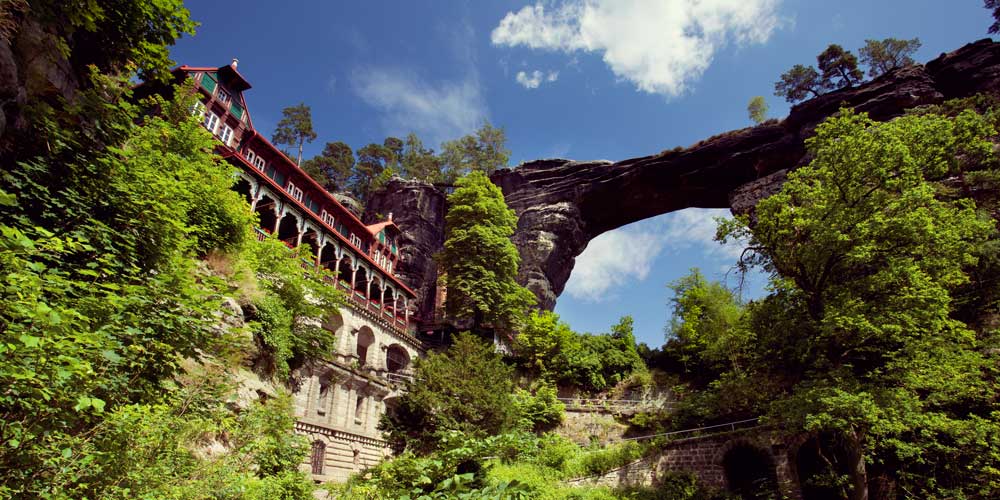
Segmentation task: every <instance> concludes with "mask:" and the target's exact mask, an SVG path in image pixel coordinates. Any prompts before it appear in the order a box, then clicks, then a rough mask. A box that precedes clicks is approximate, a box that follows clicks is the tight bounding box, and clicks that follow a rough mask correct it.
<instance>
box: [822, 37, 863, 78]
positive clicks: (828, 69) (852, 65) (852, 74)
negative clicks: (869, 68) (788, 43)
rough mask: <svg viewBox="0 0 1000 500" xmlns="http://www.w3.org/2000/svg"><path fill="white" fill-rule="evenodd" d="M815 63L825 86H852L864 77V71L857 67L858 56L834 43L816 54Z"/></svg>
mask: <svg viewBox="0 0 1000 500" xmlns="http://www.w3.org/2000/svg"><path fill="white" fill-rule="evenodd" d="M816 63H817V66H818V67H819V71H820V73H821V78H822V82H823V85H824V86H825V87H827V88H834V89H842V88H845V87H853V86H854V85H855V84H857V83H858V82H860V81H861V80H862V79H863V78H864V73H862V72H861V70H860V69H858V58H857V57H855V55H854V54H852V53H851V51H849V50H844V48H843V47H841V46H840V45H837V44H835V43H833V44H830V46H829V47H827V48H826V50H824V51H823V52H821V53H820V54H819V55H818V56H816ZM835 80H836V81H835Z"/></svg>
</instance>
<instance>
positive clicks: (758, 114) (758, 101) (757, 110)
mask: <svg viewBox="0 0 1000 500" xmlns="http://www.w3.org/2000/svg"><path fill="white" fill-rule="evenodd" d="M747 113H749V114H750V119H751V120H753V122H754V123H756V124H758V125H759V124H761V123H764V120H767V101H765V100H764V96H760V95H759V96H755V97H754V98H752V99H750V103H749V104H747Z"/></svg>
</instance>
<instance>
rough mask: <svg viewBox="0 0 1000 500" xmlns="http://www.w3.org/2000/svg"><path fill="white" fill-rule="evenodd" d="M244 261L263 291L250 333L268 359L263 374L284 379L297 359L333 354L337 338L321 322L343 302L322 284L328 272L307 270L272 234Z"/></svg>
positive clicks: (251, 250)
mask: <svg viewBox="0 0 1000 500" xmlns="http://www.w3.org/2000/svg"><path fill="white" fill-rule="evenodd" d="M307 254H308V252H307ZM243 258H244V265H246V266H247V267H248V268H249V269H250V270H253V271H254V274H255V276H256V278H257V282H258V286H259V288H260V289H261V291H262V292H263V293H262V294H261V295H260V296H259V297H256V298H255V299H254V300H253V313H252V314H251V317H252V319H254V320H255V321H254V322H253V323H251V325H250V329H251V330H252V331H253V332H254V334H255V335H256V336H257V338H258V339H259V340H260V344H261V347H262V351H263V354H264V355H265V358H266V359H265V360H264V361H265V362H266V366H265V367H264V368H265V370H264V371H266V372H268V373H272V374H274V375H275V376H276V378H277V379H278V380H285V379H287V378H288V375H289V369H290V366H289V362H290V361H292V360H293V359H298V360H302V359H305V358H313V359H324V358H325V357H327V356H328V355H329V353H331V352H333V351H334V350H335V349H336V344H335V338H334V335H333V333H332V332H330V331H328V330H325V329H324V328H322V325H321V324H320V322H319V321H320V319H323V318H325V317H326V316H327V314H329V311H330V310H335V309H336V308H337V307H338V306H339V305H342V304H343V303H344V300H345V299H344V297H343V294H342V293H341V292H340V291H338V290H336V289H334V288H333V287H331V286H329V284H327V283H325V282H324V281H323V276H324V275H326V274H329V271H327V270H326V269H316V268H314V267H309V266H306V267H304V266H303V265H302V261H301V260H300V259H299V257H298V256H296V255H295V254H293V253H292V252H291V251H289V249H288V247H286V246H285V245H284V243H282V242H281V241H280V240H278V239H277V237H276V236H274V235H272V236H271V237H270V238H268V239H266V240H265V241H263V242H261V243H260V244H259V245H251V246H250V247H249V248H248V249H247V251H246V252H245V253H244V257H243Z"/></svg>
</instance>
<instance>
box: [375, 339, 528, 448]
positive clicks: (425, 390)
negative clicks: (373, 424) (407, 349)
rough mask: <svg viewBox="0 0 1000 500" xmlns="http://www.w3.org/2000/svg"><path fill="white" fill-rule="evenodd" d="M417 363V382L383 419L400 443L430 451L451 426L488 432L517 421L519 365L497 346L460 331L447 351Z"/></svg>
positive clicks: (479, 434) (505, 428)
mask: <svg viewBox="0 0 1000 500" xmlns="http://www.w3.org/2000/svg"><path fill="white" fill-rule="evenodd" d="M414 365H415V369H414V379H415V380H416V382H415V383H413V384H411V385H410V386H409V387H408V391H407V393H406V394H404V395H403V396H401V397H400V400H399V407H398V409H397V410H396V411H394V412H390V413H389V414H387V415H386V416H385V417H384V418H383V420H382V422H380V424H379V427H380V428H381V429H382V430H383V431H384V432H386V433H387V434H388V438H389V440H390V441H391V442H393V443H394V444H395V445H396V446H398V447H400V448H402V447H405V448H406V449H410V450H415V451H424V452H426V451H429V450H433V449H435V448H436V447H438V446H439V444H438V441H439V440H440V439H441V436H442V435H444V434H446V433H448V432H450V431H460V432H462V433H464V434H466V435H468V436H475V437H486V436H488V435H495V434H500V433H502V432H505V431H508V430H511V429H513V428H514V427H515V425H516V424H517V420H518V415H517V413H516V411H515V409H514V407H513V404H512V400H511V394H512V393H513V392H514V382H513V369H512V368H511V367H509V366H507V365H506V364H505V363H504V362H503V360H502V359H501V358H500V355H499V354H497V353H496V352H495V351H494V350H493V346H491V345H489V344H486V343H484V342H483V341H481V340H479V339H477V338H476V337H474V336H472V335H471V334H468V333H466V334H460V335H458V336H456V338H455V343H454V344H453V345H452V346H451V347H449V348H448V350H447V351H445V352H442V353H431V354H429V355H428V356H427V357H426V358H423V359H418V360H416V361H415V363H414Z"/></svg>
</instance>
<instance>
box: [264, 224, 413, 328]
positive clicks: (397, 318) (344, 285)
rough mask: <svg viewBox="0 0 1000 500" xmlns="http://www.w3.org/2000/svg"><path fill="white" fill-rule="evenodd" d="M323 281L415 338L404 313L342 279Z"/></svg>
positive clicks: (358, 306)
mask: <svg viewBox="0 0 1000 500" xmlns="http://www.w3.org/2000/svg"><path fill="white" fill-rule="evenodd" d="M254 234H255V235H256V236H257V241H264V240H266V239H267V238H268V237H269V236H271V234H270V233H268V232H267V231H266V230H264V229H261V228H259V227H255V228H254ZM282 243H284V244H285V246H288V247H289V248H291V246H290V245H289V244H288V242H284V241H283V242H282ZM301 259H302V267H305V268H313V267H315V263H314V262H312V261H311V260H309V259H306V258H304V257H303V258H301ZM323 281H325V282H326V283H327V284H329V285H331V286H333V287H334V288H336V289H337V290H340V291H342V292H344V293H345V294H346V295H347V297H348V299H349V300H348V301H347V303H348V305H350V306H351V307H353V308H354V309H355V310H359V311H363V312H367V313H369V314H371V315H372V316H374V317H375V319H377V320H381V321H382V322H383V323H385V324H387V325H388V326H389V327H390V328H392V329H393V330H394V331H396V332H397V333H401V334H403V335H406V336H408V337H410V338H415V335H414V334H413V332H411V331H410V329H409V325H408V322H407V320H406V316H405V315H400V314H398V313H397V314H393V311H391V310H389V308H388V307H385V306H383V304H382V303H381V302H379V301H378V300H375V299H368V298H367V297H365V294H364V292H362V291H361V290H353V289H351V285H350V283H348V282H346V281H344V280H339V279H336V278H334V277H333V276H330V275H324V276H323Z"/></svg>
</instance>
